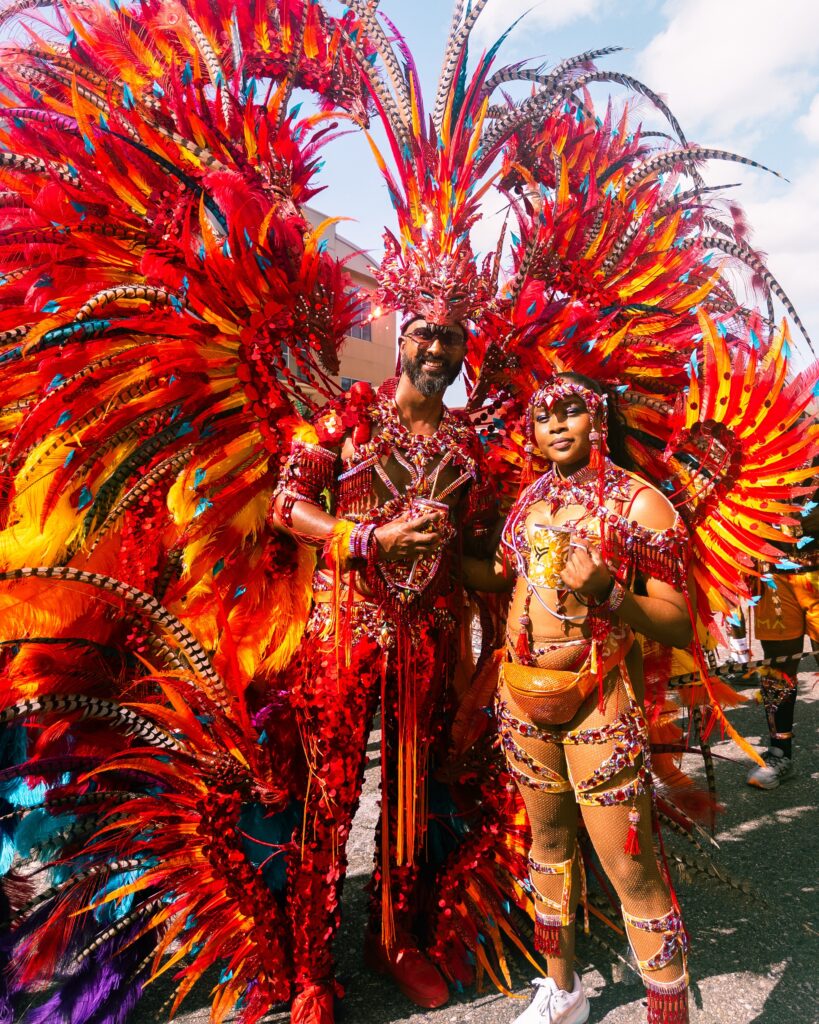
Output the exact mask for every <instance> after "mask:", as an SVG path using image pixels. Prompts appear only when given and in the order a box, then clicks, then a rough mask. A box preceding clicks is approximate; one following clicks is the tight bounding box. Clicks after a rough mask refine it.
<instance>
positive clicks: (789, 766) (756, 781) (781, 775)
mask: <svg viewBox="0 0 819 1024" xmlns="http://www.w3.org/2000/svg"><path fill="white" fill-rule="evenodd" d="M762 760H763V761H764V762H765V767H764V768H763V767H762V765H757V766H756V768H754V769H753V770H752V771H751V773H750V774H749V775H748V778H747V780H746V781H747V783H748V785H749V786H756V788H757V789H776V787H777V786H778V785H779V783H780V782H784V781H785V779H789V778H790V777H791V776H792V775H793V761H792V760H791V759H790V758H789V757H785V755H784V754H783V753H782V751H781V750H780V749H779V748H778V747H771V748H770V749H769V750H766V751H765V753H764V754H763V755H762Z"/></svg>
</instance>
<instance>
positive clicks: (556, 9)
mask: <svg viewBox="0 0 819 1024" xmlns="http://www.w3.org/2000/svg"><path fill="white" fill-rule="evenodd" d="M612 6H613V0H558V2H556V0H541V2H540V3H533V0H489V3H488V4H487V5H486V9H485V10H484V11H483V13H482V14H481V16H480V17H479V18H478V22H477V24H476V26H475V31H474V36H475V38H476V39H477V40H478V41H479V42H481V43H484V44H491V43H493V42H494V41H495V40H496V39H498V38H499V37H500V36H501V35H502V34H503V33H504V32H505V31H506V30H507V29H508V28H509V26H510V25H511V24H512V22H514V21H515V19H516V18H519V17H520V16H521V15H524V14H525V15H526V17H525V18H524V19H523V21H522V22H521V23H520V25H518V27H517V29H516V30H515V34H516V35H519V34H520V33H521V32H526V33H527V34H530V35H531V34H532V33H533V32H535V31H538V32H543V31H545V30H553V29H556V28H563V27H564V26H566V25H570V24H571V23H572V22H573V21H579V20H580V19H581V18H590V17H596V16H598V15H599V14H601V13H602V12H603V11H604V9H606V8H610V7H612Z"/></svg>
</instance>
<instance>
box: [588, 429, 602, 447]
mask: <svg viewBox="0 0 819 1024" xmlns="http://www.w3.org/2000/svg"><path fill="white" fill-rule="evenodd" d="M589 440H590V441H591V443H592V444H597V442H598V441H599V440H600V432H599V431H597V430H592V431H591V433H590V434H589Z"/></svg>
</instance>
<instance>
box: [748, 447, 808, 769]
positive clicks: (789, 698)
mask: <svg viewBox="0 0 819 1024" xmlns="http://www.w3.org/2000/svg"><path fill="white" fill-rule="evenodd" d="M814 468H815V467H814ZM817 497H819V494H817V492H814V493H813V494H812V495H811V499H810V501H809V502H808V503H807V504H806V506H805V510H804V514H803V516H802V519H801V521H800V523H799V525H798V527H797V528H796V530H795V534H796V536H797V538H798V539H797V549H796V551H794V550H793V543H791V544H790V545H789V546H788V547H786V548H785V552H784V554H783V556H782V559H781V561H778V562H775V563H772V562H766V563H765V564H764V565H763V566H762V568H763V570H764V571H763V576H762V581H761V582H760V584H759V585H758V594H757V597H758V601H757V603H756V604H755V605H754V610H753V616H752V621H753V629H754V635H755V636H756V639H757V640H759V642H760V644H761V645H762V654H763V657H764V658H765V659H766V660H768V659H771V660H772V662H773V665H772V666H760V667H759V668H757V669H756V672H757V673H758V675H759V676H760V677H761V680H760V697H761V699H762V704H763V706H764V708H765V718H766V724H767V727H768V749H767V750H766V751H765V752H764V753H763V755H762V757H763V760H764V761H765V764H764V765H756V766H755V767H754V768H752V769H751V771H750V772H749V774H748V780H747V781H748V785H750V786H755V787H756V788H757V789H776V788H777V786H779V784H780V783H781V782H784V781H785V780H787V779H789V778H791V777H792V775H793V772H794V766H793V734H794V717H795V714H796V695H797V689H798V676H799V663H800V661H801V660H802V651H803V649H804V646H805V637H806V636H807V637H808V639H809V640H810V643H811V646H812V647H813V651H814V655H816V653H817V651H819V564H818V563H819V540H818V539H817V532H819V514H817V508H816V500H817Z"/></svg>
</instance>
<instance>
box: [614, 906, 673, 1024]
mask: <svg viewBox="0 0 819 1024" xmlns="http://www.w3.org/2000/svg"><path fill="white" fill-rule="evenodd" d="M621 909H622V908H621ZM623 920H624V921H625V922H626V924H627V925H628V926H629V927H630V928H637V929H638V930H639V931H644V932H654V933H655V934H657V935H662V938H663V944H662V946H661V947H660V949H659V951H658V952H657V953H655V954H654V956H652V957H649V958H648V960H641V959H640V958H639V957H638V956H637V951H636V950H635V949H634V943H633V942H632V941H631V936H629V944H630V945H631V949H632V952H633V953H634V956H635V958H636V960H637V966H638V967H639V969H640V974H641V975H642V976H643V983H644V984H645V987H646V995H647V997H648V1018H647V1022H648V1024H688V972H687V970H686V954H687V953H688V935H687V934H686V931H685V927H684V926H683V922H682V918H681V917H680V915H679V913H678V912H677V911H676V910H674V909H672V910H669V912H668V913H667V914H666V915H665V916H664V917H652V918H645V917H632V915H631V914H627V913H626V911H625V910H623ZM677 951H679V952H680V953H681V954H682V961H683V973H682V976H681V977H679V978H677V979H676V980H675V981H654V980H653V979H652V978H650V977H646V975H647V974H650V973H651V972H652V971H659V970H662V968H663V967H667V966H668V964H670V963H671V961H672V960H673V959H674V957H675V956H676V955H677Z"/></svg>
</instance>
